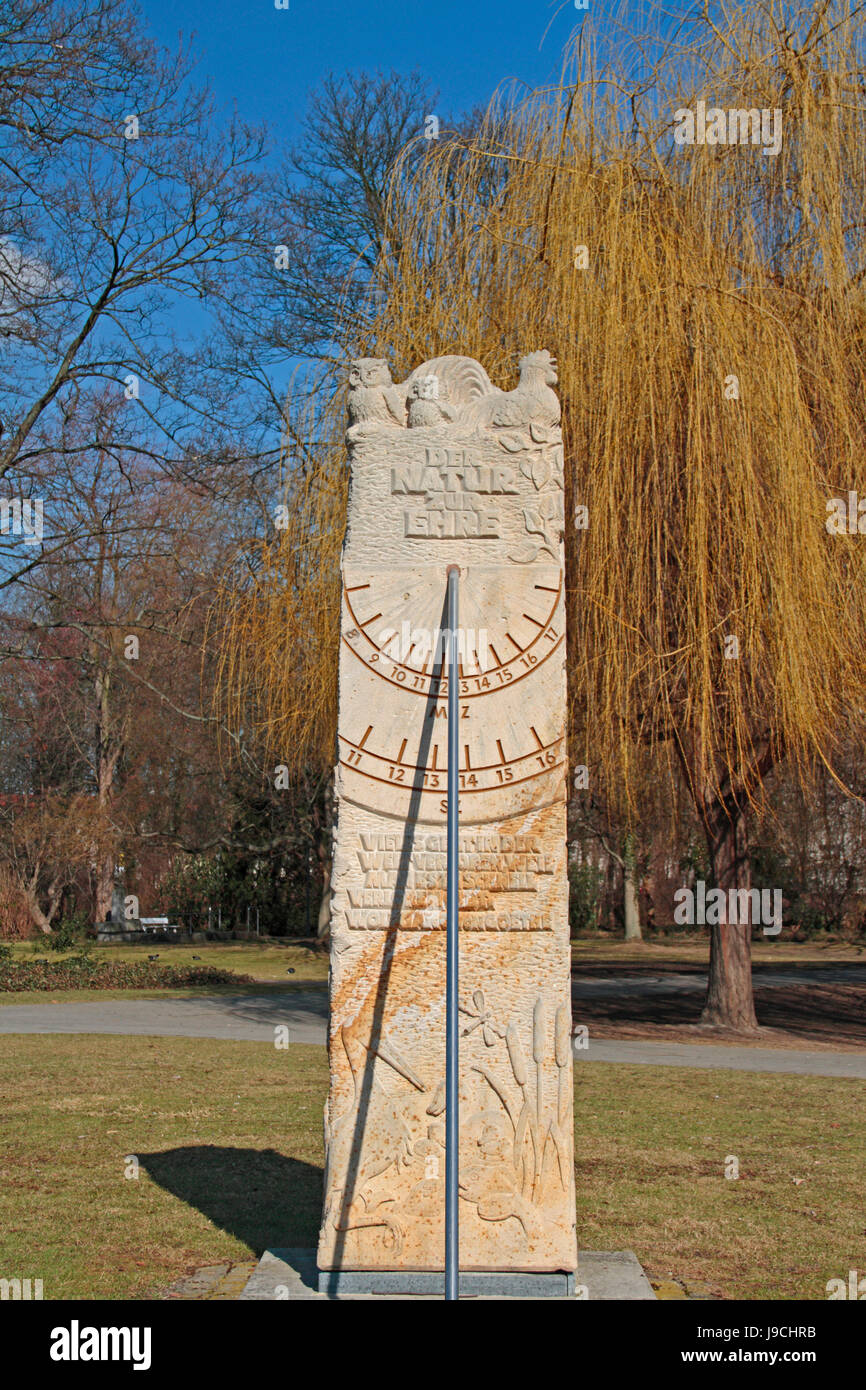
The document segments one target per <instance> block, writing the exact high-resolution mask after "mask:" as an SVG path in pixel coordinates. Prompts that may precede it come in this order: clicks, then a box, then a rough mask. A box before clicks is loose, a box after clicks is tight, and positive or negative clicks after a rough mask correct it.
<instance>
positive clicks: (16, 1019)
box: [0, 986, 328, 1043]
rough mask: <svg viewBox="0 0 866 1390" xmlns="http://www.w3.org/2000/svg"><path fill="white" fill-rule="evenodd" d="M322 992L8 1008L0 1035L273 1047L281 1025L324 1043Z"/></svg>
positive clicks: (295, 1038) (294, 1036)
mask: <svg viewBox="0 0 866 1390" xmlns="http://www.w3.org/2000/svg"><path fill="white" fill-rule="evenodd" d="M327 1021H328V998H327V994H326V992H325V990H324V989H323V988H322V987H321V986H319V987H312V988H311V989H310V990H300V989H295V990H292V991H291V993H288V992H287V993H286V994H212V995H204V996H202V997H201V998H199V999H128V1000H126V999H117V1000H115V999H112V1000H105V1001H103V1002H100V1003H93V1004H79V1003H73V1004H9V1005H4V1006H3V1008H2V1009H0V1033H123V1034H128V1035H134V1034H140V1035H143V1036H149V1037H157V1038H159V1037H162V1038H229V1039H235V1040H236V1041H243V1042H271V1043H272V1042H273V1041H274V1028H275V1027H277V1026H279V1025H286V1026H288V1028H289V1038H290V1041H292V1042H310V1043H322V1042H324V1041H325V1039H326V1037H327Z"/></svg>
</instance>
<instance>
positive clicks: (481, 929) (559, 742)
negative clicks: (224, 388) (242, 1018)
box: [318, 352, 577, 1293]
mask: <svg viewBox="0 0 866 1390" xmlns="http://www.w3.org/2000/svg"><path fill="white" fill-rule="evenodd" d="M519 369H520V375H519V381H518V383H517V386H516V388H515V389H514V390H511V391H501V390H498V389H497V388H496V387H494V386H493V385H492V383H491V382H490V379H489V378H488V376H487V373H486V372H485V370H484V368H483V367H482V366H481V365H480V364H479V363H478V362H476V361H474V360H472V359H471V358H466V357H440V358H437V359H435V360H433V361H431V362H426V363H424V364H423V365H422V366H420V367H418V368H417V369H416V370H415V371H413V372H412V374H411V375H410V377H409V378H408V380H407V381H405V382H403V383H402V384H399V385H398V384H395V383H392V381H391V376H390V372H389V370H388V366H387V364H386V363H385V362H384V361H382V360H380V359H364V360H360V361H357V362H355V363H353V364H352V368H351V376H350V391H349V416H350V427H349V430H348V434H347V443H348V448H349V454H350V460H351V486H350V496H349V514H348V526H347V531H346V539H345V543H344V547H343V560H342V581H343V600H342V624H341V653H340V715H339V739H338V743H339V764H338V768H337V778H336V791H337V800H338V817H337V829H336V838H335V846H334V864H333V873H332V882H331V887H332V906H331V975H330V1008H331V1018H330V1039H329V1050H330V1075H331V1082H330V1092H329V1096H328V1101H327V1107H326V1115H325V1138H326V1172H325V1203H324V1212H323V1217H322V1227H321V1234H320V1240H319V1250H318V1265H319V1269H320V1272H321V1273H320V1286H321V1287H322V1288H329V1289H332V1290H333V1289H336V1288H338V1287H344V1288H347V1289H348V1288H351V1287H353V1286H354V1287H364V1286H365V1285H364V1284H363V1282H359V1281H360V1280H362V1276H360V1275H358V1274H355V1275H353V1274H351V1273H349V1272H353V1271H355V1272H357V1271H366V1272H368V1273H369V1272H371V1271H378V1272H379V1274H378V1275H377V1278H378V1279H379V1284H376V1285H375V1286H376V1287H380V1286H381V1288H382V1289H383V1290H385V1289H386V1288H389V1287H393V1288H395V1289H397V1290H399V1289H401V1288H410V1287H413V1285H412V1284H411V1282H410V1281H409V1279H408V1276H410V1275H411V1274H412V1273H413V1272H416V1271H428V1272H433V1271H437V1272H440V1279H441V1271H442V1269H443V1258H444V1257H443V1251H444V1175H445V1147H444V1145H445V1085H444V1074H445V1073H444V1062H445V930H444V928H445V884H446V875H445V869H446V835H445V827H446V809H447V802H446V795H445V792H446V772H447V718H446V708H447V666H446V664H445V662H444V659H443V652H444V651H445V650H446V649H447V648H446V640H445V639H444V637H443V632H442V630H443V629H444V628H445V626H446V623H445V617H444V611H445V610H444V603H445V593H446V571H447V569H448V566H449V565H457V566H459V568H460V632H459V640H460V658H461V659H460V664H459V681H460V684H459V709H460V721H459V730H460V738H459V744H460V768H459V781H460V799H459V811H460V841H459V848H460V853H459V869H460V923H459V925H460V998H459V1004H460V1014H459V1018H460V1203H459V1216H460V1268H461V1271H462V1273H463V1274H464V1275H465V1274H466V1273H467V1272H471V1271H492V1272H497V1273H501V1274H506V1273H507V1274H510V1275H513V1274H514V1273H517V1272H524V1273H526V1274H528V1275H536V1276H542V1277H541V1278H539V1279H538V1280H537V1281H536V1282H537V1287H538V1291H539V1292H543V1291H545V1289H544V1287H543V1286H544V1284H545V1278H544V1276H547V1282H548V1283H549V1284H550V1289H551V1291H554V1290H555V1291H556V1292H559V1293H561V1292H564V1291H565V1287H566V1286H569V1287H570V1284H569V1283H568V1281H569V1279H570V1278H571V1277H572V1276H573V1273H574V1271H575V1270H576V1267H577V1247H576V1236H575V1199H574V1167H573V1117H572V1112H573V1100H572V1098H573V1089H572V1054H571V1007H570V946H569V931H568V888H567V879H566V823H565V813H566V806H565V802H566V747H565V713H566V690H565V612H564V602H563V598H564V595H563V549H562V527H563V473H562V468H563V459H562V437H561V432H560V428H559V419H560V407H559V401H558V398H557V395H556V392H555V391H554V389H553V388H554V386H555V385H556V380H557V378H556V367H555V363H554V362H553V360H552V359H551V357H550V354H549V353H547V352H533V353H530V354H529V355H528V356H526V357H523V358H521V360H520V364H519ZM385 1271H387V1272H389V1274H388V1275H387V1276H386V1275H384V1273H383V1272H385ZM353 1278H354V1280H355V1283H354V1285H353V1284H352V1279H353ZM389 1278H390V1283H389ZM401 1278H402V1282H401ZM367 1286H368V1287H369V1285H367ZM415 1287H417V1283H416V1285H415Z"/></svg>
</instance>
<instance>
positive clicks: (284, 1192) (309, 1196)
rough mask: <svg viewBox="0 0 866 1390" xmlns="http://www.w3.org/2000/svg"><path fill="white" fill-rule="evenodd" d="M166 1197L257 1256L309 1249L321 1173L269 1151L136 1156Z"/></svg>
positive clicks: (211, 1148)
mask: <svg viewBox="0 0 866 1390" xmlns="http://www.w3.org/2000/svg"><path fill="white" fill-rule="evenodd" d="M138 1159H139V1162H140V1163H141V1165H142V1167H143V1168H144V1169H145V1171H146V1172H147V1173H148V1174H149V1176H150V1177H151V1178H152V1179H153V1181H154V1182H155V1183H157V1184H158V1185H159V1186H160V1187H162V1188H164V1189H165V1190H166V1192H170V1193H172V1195H173V1196H175V1197H177V1198H179V1199H180V1201H182V1202H186V1204H187V1206H190V1207H195V1208H196V1209H197V1210H198V1211H200V1212H202V1213H203V1215H205V1216H206V1217H207V1218H208V1220H210V1221H212V1222H213V1223H214V1225H216V1226H219V1227H220V1228H221V1229H222V1230H223V1231H226V1232H227V1233H228V1234H229V1235H232V1236H236V1237H237V1239H238V1240H240V1241H242V1242H243V1243H244V1244H245V1245H247V1246H249V1248H250V1250H252V1251H253V1253H254V1254H256V1255H261V1254H262V1252H263V1251H265V1250H266V1249H267V1248H268V1247H269V1246H305V1247H309V1246H314V1245H315V1244H316V1243H317V1241H318V1238H319V1220H320V1217H321V1211H322V1170H321V1168H317V1167H315V1166H314V1165H313V1164H311V1163H303V1162H301V1161H300V1160H299V1159H296V1158H286V1157H285V1155H283V1154H279V1153H277V1152H276V1151H275V1150H274V1149H234V1148H221V1147H218V1146H216V1145H214V1144H203V1145H200V1146H195V1147H188V1148H182V1149H166V1150H165V1151H164V1152H162V1153H151V1154H139V1155H138Z"/></svg>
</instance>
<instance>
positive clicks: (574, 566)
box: [233, 0, 866, 1029]
mask: <svg viewBox="0 0 866 1390" xmlns="http://www.w3.org/2000/svg"><path fill="white" fill-rule="evenodd" d="M864 99H866V63H864V45H863V19H862V17H861V16H860V15H859V14H858V13H857V12H856V10H855V8H854V6H853V5H850V4H848V3H847V0H845V3H842V4H833V3H829V0H821V3H817V4H812V5H810V6H807V7H804V8H802V9H799V10H794V9H792V8H791V7H790V6H781V5H778V4H775V3H768V4H763V5H759V6H757V7H755V6H754V5H750V6H749V7H748V8H746V9H743V10H742V11H741V12H737V13H734V14H731V13H730V12H728V13H727V15H726V16H725V17H718V18H717V17H714V15H713V14H712V13H709V12H707V13H705V14H704V16H703V17H701V18H700V19H698V20H696V21H694V22H693V23H692V24H691V26H690V27H689V28H688V30H686V29H685V28H683V27H681V28H680V29H678V30H677V32H676V36H675V39H672V40H668V41H665V40H664V39H663V38H658V37H657V38H656V40H655V41H654V43H653V42H642V43H640V44H635V45H633V46H629V45H628V44H626V43H622V44H620V45H619V46H618V50H617V56H616V58H615V60H614V61H611V60H604V59H603V57H602V56H600V54H599V52H598V50H597V49H594V48H593V46H592V44H591V43H590V42H588V35H587V30H586V25H584V31H583V33H582V35H581V39H580V43H579V45H578V46H577V47H576V48H575V49H574V51H573V52H572V53H570V54H569V55H568V66H567V68H566V70H565V72H564V75H563V81H562V83H561V85H560V86H558V87H556V88H555V89H549V90H545V91H541V92H537V93H534V94H532V96H531V97H530V98H528V99H526V100H522V101H516V100H513V99H509V98H507V97H505V98H500V99H499V100H498V101H497V102H496V103H495V105H494V107H492V108H491V112H490V114H489V118H488V119H487V121H486V122H485V124H484V126H483V128H481V129H480V130H479V132H478V134H477V136H476V138H474V139H473V140H471V141H466V140H453V141H449V142H442V143H441V145H439V146H436V145H433V146H432V147H431V148H430V149H429V151H428V153H427V155H426V157H425V158H424V159H422V160H420V161H419V160H418V159H417V158H409V157H407V159H406V161H405V163H404V165H403V166H402V167H398V168H397V170H396V171H395V176H394V180H393V186H392V191H391V200H390V204H389V208H388V215H387V221H388V232H389V234H388V240H387V244H386V251H385V253H384V254H383V257H382V259H381V262H380V265H379V268H378V275H377V281H376V285H375V291H374V292H375V303H376V305H377V306H378V315H377V317H376V319H375V321H374V323H373V327H372V329H371V331H370V333H369V336H368V338H367V339H366V340H365V341H364V342H363V343H356V344H351V345H347V347H349V348H350V350H351V351H353V352H356V353H359V354H360V353H363V354H365V355H375V356H382V357H387V358H388V359H389V360H390V363H391V366H392V369H393V371H394V376H395V378H397V377H398V376H399V375H403V374H405V373H406V372H408V371H409V370H410V369H411V368H413V367H414V366H416V365H417V364H418V363H419V362H422V361H424V360H425V359H429V358H432V357H435V356H438V355H440V354H446V353H449V352H459V353H463V354H466V355H469V356H473V357H476V358H478V359H479V360H481V361H482V362H483V363H484V365H485V366H486V368H487V370H488V371H489V373H490V375H491V377H492V378H493V379H494V381H496V382H497V384H498V385H501V386H503V387H510V386H512V385H513V384H514V363H515V360H516V358H517V356H518V354H520V353H522V352H526V351H529V350H532V349H536V348H540V347H547V348H549V349H550V350H551V351H552V352H553V353H554V355H555V357H556V358H557V360H558V363H559V376H560V394H561V398H562V403H563V429H564V435H565V441H566V495H567V508H566V518H567V525H566V548H567V577H568V604H569V634H570V636H569V642H570V647H569V683H570V684H569V690H570V714H571V754H572V759H573V762H574V763H575V764H586V765H587V766H588V767H589V768H590V769H591V781H592V785H593V788H594V790H595V791H596V792H597V793H598V794H599V795H601V796H603V797H604V798H605V799H606V800H607V801H608V803H609V804H610V805H611V806H613V807H616V808H618V811H619V813H620V814H621V815H622V816H623V817H624V818H625V821H626V823H627V824H630V823H634V822H636V820H637V818H638V817H639V815H640V812H641V807H642V805H644V804H645V801H646V797H647V795H648V794H649V793H651V791H652V787H653V785H654V784H656V783H657V782H658V780H659V779H660V778H667V779H670V780H671V782H673V781H674V780H676V779H682V780H683V781H684V784H685V786H686V787H687V788H688V793H689V795H690V797H691V800H692V802H693V805H694V808H695V811H696V813H697V815H698V817H699V819H700V822H701V824H702V826H703V830H704V833H705V835H706V840H707V846H708V851H709V856H710V860H711V864H712V871H713V875H714V879H715V885H716V886H717V887H719V888H721V889H722V890H723V891H724V892H725V893H726V895H730V894H731V893H732V892H733V894H734V900H735V901H736V900H737V890H744V889H746V890H747V889H748V888H749V887H750V869H749V858H748V844H747V825H748V820H749V816H750V813H751V812H752V811H754V810H755V809H757V808H760V807H761V806H762V805H763V801H764V797H765V783H766V778H767V774H768V773H769V771H770V769H771V768H772V767H773V766H774V765H775V764H777V763H778V762H779V760H780V759H782V758H783V757H784V758H786V759H787V760H788V762H789V764H790V766H791V767H792V768H793V769H795V770H796V772H797V774H798V776H799V777H800V778H801V780H802V782H803V785H804V786H808V784H809V779H810V778H811V777H812V776H813V775H814V772H815V769H816V768H823V769H825V770H826V769H829V770H830V772H831V774H832V773H833V769H834V763H835V760H836V757H837V754H838V749H839V745H840V741H841V739H842V737H843V735H845V734H848V735H850V732H851V730H852V728H855V729H858V730H859V729H860V728H861V726H862V717H863V694H864V692H863V661H862V655H861V651H862V641H863V633H864V630H866V629H864V618H866V612H864V608H866V586H864V579H866V572H864V545H866V541H864V540H863V538H862V537H860V536H859V535H858V534H850V535H849V534H830V532H829V531H828V529H827V527H826V525H825V522H826V520H827V516H828V508H827V504H828V501H829V500H830V499H832V498H834V497H842V498H846V497H847V496H848V493H849V491H852V490H855V491H856V490H859V489H861V488H862V489H863V491H864V492H866V463H864V444H866V369H864V355H863V350H864V335H866V283H864V282H866V255H864V253H863V251H862V243H863V235H862V232H863V227H862V224H863V217H864V214H863V204H864V193H866V181H864V159H866V139H864V136H866V122H864ZM698 103H704V106H703V107H702V108H699V106H698ZM716 109H717V110H718V112H719V116H720V117H724V120H723V121H721V122H720V120H719V118H718V117H717V116H716V115H715V114H713V115H711V117H710V119H709V121H707V120H705V121H704V125H703V126H702V125H701V119H700V117H699V118H698V119H697V122H696V124H695V125H694V126H693V134H696V132H698V131H700V132H702V131H703V129H705V128H712V129H713V131H714V134H715V136H716V142H715V143H709V142H705V143H697V140H696V142H695V143H691V144H689V143H678V140H677V139H675V135H677V134H678V135H679V137H680V139H682V136H683V133H684V131H687V129H688V123H687V121H686V119H685V113H686V112H688V111H691V112H692V113H697V112H698V111H699V110H701V112H702V113H704V114H705V113H706V112H714V111H715V110H716ZM762 111H766V112H767V113H768V116H767V122H768V132H767V133H768V137H769V133H770V122H771V121H774V120H777V119H778V118H777V117H776V116H775V115H774V113H776V112H778V113H780V116H781V145H780V148H779V149H778V152H777V153H765V152H764V146H766V145H767V144H768V143H769V139H767V140H763V141H760V142H759V143H757V144H753V143H751V139H750V138H749V134H748V133H749V132H751V130H752V128H753V122H752V118H751V117H750V115H749V113H751V112H754V113H755V116H756V117H757V118H758V132H759V134H760V133H761V132H760V126H761V119H760V117H761V112H762ZM729 112H734V113H739V112H742V113H744V116H745V120H744V121H742V120H741V119H740V117H739V116H737V117H736V119H735V120H733V121H732V120H731V119H730V118H729V117H728V113H729ZM720 130H721V131H724V132H725V134H726V139H725V141H724V142H722V141H721V140H720V139H718V135H719V132H720ZM738 131H739V132H740V134H739V135H737V132H738ZM743 132H746V133H747V134H746V138H747V140H748V143H742V134H743ZM728 135H730V136H731V139H730V140H728V139H727V136H728ZM323 467H324V469H325V472H324V473H323V474H322V475H321V481H322V487H323V494H324V495H326V496H327V497H328V499H329V500H328V503H327V506H326V507H325V509H324V512H319V511H317V510H315V508H314V519H313V521H312V524H309V523H307V522H306V521H301V520H299V524H300V525H301V526H302V529H303V530H304V535H303V537H302V539H301V543H300V544H301V550H302V549H303V547H304V546H306V547H307V553H306V554H304V555H302V554H301V551H300V550H297V549H296V550H292V549H291V543H290V542H289V541H288V539H287V538H281V541H280V545H279V547H278V548H277V549H276V550H275V551H274V553H273V557H272V560H271V561H269V564H271V566H272V568H271V571H270V573H271V577H272V579H273V587H272V589H271V591H270V593H269V594H268V597H267V601H266V603H265V605H264V610H262V608H261V605H260V606H259V609H258V610H257V609H256V605H255V604H253V605H252V606H249V607H248V608H247V610H246V611H247V617H246V618H245V621H247V622H250V623H252V624H254V625H255V624H256V623H257V622H259V621H260V620H261V619H264V621H263V625H262V626H261V627H260V629H259V632H260V635H259V637H258V638H257V643H258V645H257V648H256V649H257V650H258V651H260V652H262V653H263V652H264V648H265V647H266V646H267V644H268V643H269V642H270V641H271V640H276V639H277V637H278V636H279V637H280V640H281V644H282V640H283V639H282V635H281V633H280V631H279V625H280V622H282V621H289V622H290V623H291V622H293V621H296V619H294V618H290V619H288V620H286V619H285V618H284V616H283V610H282V607H281V605H283V603H284V601H285V602H286V603H287V604H288V606H289V607H291V605H292V604H295V605H296V607H295V608H294V609H292V611H293V612H299V611H301V610H305V609H306V600H305V599H304V600H303V601H302V600H301V595H302V587H303V584H306V585H308V586H311V592H315V593H317V594H318V593H319V592H320V590H319V588H317V586H318V585H323V584H324V586H325V587H324V589H322V590H321V598H322V601H323V603H324V607H323V608H322V614H323V622H324V626H323V629H322V632H323V633H324V632H325V629H327V633H328V636H327V643H326V645H327V644H329V643H333V651H335V650H336V633H337V625H336V611H337V609H336V604H337V594H336V564H337V552H336V546H337V544H338V541H339V536H340V531H341V527H340V524H339V518H340V516H341V507H342V505H343V496H344V486H345V484H344V478H343V475H342V473H341V471H340V468H339V467H338V466H337V465H336V464H334V463H333V460H332V461H331V462H330V463H328V464H327V465H323ZM301 486H302V492H303V486H305V484H303V483H302V485H301ZM317 505H318V504H317ZM572 521H574V523H575V524H574V525H572ZM332 523H333V525H334V528H335V531H334V533H333V534H332V533H331V532H329V531H328V530H327V527H328V526H329V525H331V524H332ZM864 528H866V520H864ZM324 570H327V572H328V578H327V581H325V579H324V578H323V571H324ZM304 576H306V577H304ZM299 585H300V586H301V587H298V586H299ZM329 586H330V587H329ZM326 609H327V614H328V617H327V620H326V621H325V619H324V614H325V610H326ZM269 624H270V626H269ZM265 634H269V635H265ZM323 640H324V639H323ZM316 653H317V654H316V657H315V660H313V661H312V664H311V665H310V666H309V667H308V668H307V670H306V672H305V675H304V677H303V679H301V678H297V679H296V673H295V674H293V676H292V679H291V681H288V680H287V677H286V674H285V672H284V671H283V669H282V668H281V667H280V663H279V659H278V657H277V655H276V653H274V654H270V655H268V656H264V655H263V657H262V660H263V665H264V666H265V667H266V668H267V669H266V671H260V672H258V673H257V674H256V676H255V681H257V682H259V683H261V682H262V681H264V682H265V683H266V684H267V688H268V690H269V692H271V693H269V695H268V701H269V703H268V702H266V704H267V709H268V710H269V711H270V713H269V716H268V717H269V718H270V719H271V720H276V721H277V722H278V723H279V721H282V724H281V725H280V727H282V728H285V729H292V730H294V731H295V732H294V733H293V735H292V736H293V737H297V738H298V739H299V740H300V739H302V737H304V736H306V737H310V736H311V735H310V734H309V730H310V729H312V727H313V723H314V722H315V720H317V719H321V720H323V721H324V720H327V721H328V722H327V733H325V724H324V722H323V723H322V724H321V727H319V728H318V731H317V733H316V738H319V737H324V738H326V739H327V740H332V739H333V727H334V718H335V710H334V703H333V690H334V688H335V687H334V677H333V671H334V660H335V658H334V655H333V652H332V649H331V646H327V651H325V648H324V646H323V647H321V648H317V649H316ZM235 675H236V676H237V677H238V680H239V686H240V685H242V684H243V682H244V680H248V678H249V672H247V673H246V676H245V677H243V679H241V673H240V672H238V671H236V672H235V673H234V675H233V678H234V676H235ZM304 680H306V684H305V683H304ZM325 685H326V686H327V691H328V694H327V700H326V703H327V708H326V709H325V708H324V707H323V705H322V700H323V699H325V697H324V696H323V695H321V694H319V693H317V692H320V691H321V690H322V689H323V688H324V686H325ZM302 731H307V733H306V734H304V733H302ZM747 900H748V903H749V907H748V910H744V909H745V908H746V901H747ZM732 905H733V904H732ZM739 907H740V910H741V913H742V918H743V919H744V920H743V919H741V920H739V921H737V922H732V921H730V920H728V921H726V922H721V923H719V924H711V949H710V977H709V988H708V997H707V1003H706V1007H705V1012H704V1020H705V1021H706V1022H707V1023H709V1024H713V1025H716V1026H726V1027H731V1028H736V1029H749V1028H753V1027H754V1026H755V1025H756V1020H755V1012H754V1003H753V997H752V986H751V966H750V941H751V931H752V915H751V899H748V898H747V895H746V894H743V895H741V896H740V899H739ZM728 915H729V916H730V915H732V914H730V913H729V914H728Z"/></svg>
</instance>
